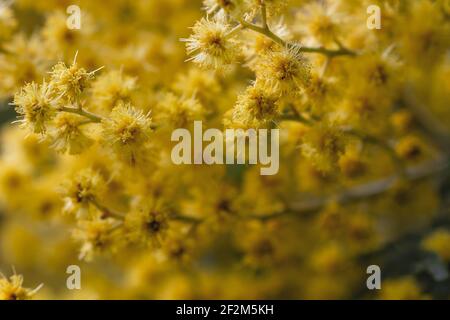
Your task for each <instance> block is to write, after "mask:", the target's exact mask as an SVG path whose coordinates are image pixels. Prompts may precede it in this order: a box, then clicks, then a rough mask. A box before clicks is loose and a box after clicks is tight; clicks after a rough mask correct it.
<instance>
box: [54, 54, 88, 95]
mask: <svg viewBox="0 0 450 320" xmlns="http://www.w3.org/2000/svg"><path fill="white" fill-rule="evenodd" d="M75 60H76V57H75ZM93 74H94V72H87V71H86V70H85V69H84V68H80V67H78V65H77V63H76V61H74V62H73V64H72V65H71V66H67V65H66V64H64V63H62V62H60V63H58V64H56V65H55V66H54V67H53V69H52V71H51V72H50V75H51V78H50V79H51V82H52V84H53V85H54V87H55V89H56V92H57V93H58V94H61V95H63V96H64V97H65V98H67V100H68V101H69V102H74V101H77V100H78V98H79V96H80V94H81V93H82V92H83V91H84V90H85V88H86V87H87V85H88V84H89V80H91V79H92V78H93Z"/></svg>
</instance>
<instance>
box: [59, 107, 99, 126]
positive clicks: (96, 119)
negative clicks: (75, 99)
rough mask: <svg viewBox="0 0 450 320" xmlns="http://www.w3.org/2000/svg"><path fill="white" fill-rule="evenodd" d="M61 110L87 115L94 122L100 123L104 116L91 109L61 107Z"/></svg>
mask: <svg viewBox="0 0 450 320" xmlns="http://www.w3.org/2000/svg"><path fill="white" fill-rule="evenodd" d="M60 110H61V111H63V112H68V113H73V114H78V115H80V116H83V117H86V118H88V119H89V120H91V121H92V122H94V123H99V122H101V121H102V118H101V117H100V116H98V115H96V114H94V113H91V112H89V111H86V110H84V109H82V108H70V107H61V108H60Z"/></svg>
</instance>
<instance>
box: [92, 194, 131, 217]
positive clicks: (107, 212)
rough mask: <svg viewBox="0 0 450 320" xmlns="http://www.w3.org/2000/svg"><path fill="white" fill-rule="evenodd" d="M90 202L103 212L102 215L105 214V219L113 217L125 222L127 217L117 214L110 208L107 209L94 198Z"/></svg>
mask: <svg viewBox="0 0 450 320" xmlns="http://www.w3.org/2000/svg"><path fill="white" fill-rule="evenodd" d="M89 202H90V203H92V204H93V205H94V206H95V207H96V208H97V209H98V210H100V211H102V213H103V214H104V217H105V218H108V217H113V218H116V219H119V220H123V219H124V217H125V215H124V214H122V213H119V212H115V211H114V210H111V209H109V208H107V207H106V206H104V205H102V204H100V203H99V202H98V201H97V199H95V198H94V197H92V198H90V199H89Z"/></svg>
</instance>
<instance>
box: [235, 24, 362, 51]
mask: <svg viewBox="0 0 450 320" xmlns="http://www.w3.org/2000/svg"><path fill="white" fill-rule="evenodd" d="M240 24H241V25H242V26H243V27H244V28H247V29H250V30H253V31H255V32H258V33H261V34H263V35H265V36H266V37H268V38H270V39H272V40H273V41H274V42H276V43H278V44H279V45H281V46H283V47H286V48H289V46H290V44H289V43H288V42H286V41H284V40H283V39H281V38H280V37H278V36H277V35H276V34H274V33H273V32H272V31H271V30H270V29H269V28H264V27H260V26H257V25H255V24H253V23H250V22H247V21H245V20H243V19H241V20H240ZM299 52H305V53H320V54H323V55H326V56H328V57H330V58H334V57H338V56H345V55H347V56H356V55H357V54H356V52H354V51H351V50H349V49H347V48H344V47H342V48H339V49H337V50H333V49H326V48H324V47H317V48H314V47H301V48H300V49H299Z"/></svg>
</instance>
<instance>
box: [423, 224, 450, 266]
mask: <svg viewBox="0 0 450 320" xmlns="http://www.w3.org/2000/svg"><path fill="white" fill-rule="evenodd" d="M422 246H423V247H424V249H426V250H429V251H431V252H434V253H436V254H437V255H438V256H439V257H440V258H441V259H442V260H443V261H445V262H447V263H448V262H450V232H449V231H448V230H445V229H442V230H436V231H435V232H433V233H432V234H430V235H429V236H428V237H427V238H426V239H424V240H423V242H422Z"/></svg>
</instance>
